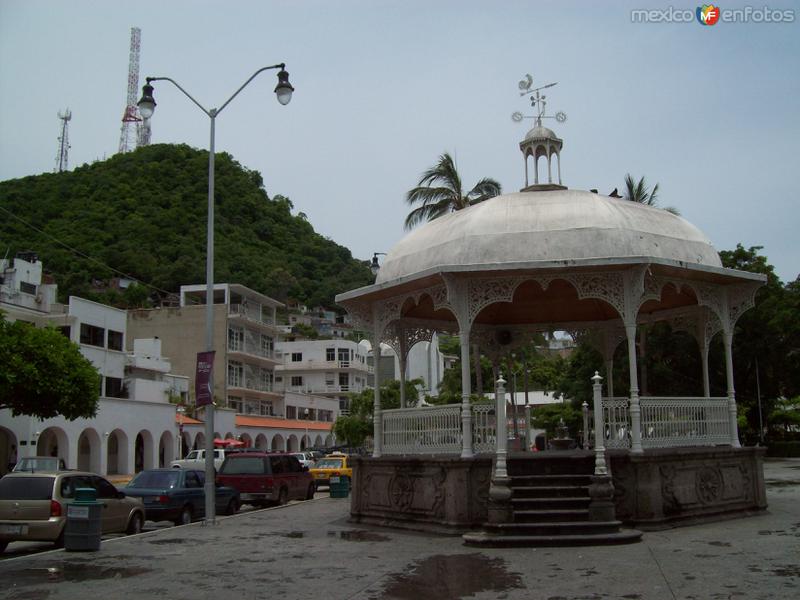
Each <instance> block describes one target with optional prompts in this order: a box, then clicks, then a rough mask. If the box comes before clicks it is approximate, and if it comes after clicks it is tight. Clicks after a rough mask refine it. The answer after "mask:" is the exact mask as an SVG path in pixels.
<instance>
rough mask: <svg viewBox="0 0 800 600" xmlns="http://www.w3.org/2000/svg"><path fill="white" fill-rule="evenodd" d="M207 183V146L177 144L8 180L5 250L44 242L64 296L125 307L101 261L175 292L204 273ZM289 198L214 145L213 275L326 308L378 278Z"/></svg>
mask: <svg viewBox="0 0 800 600" xmlns="http://www.w3.org/2000/svg"><path fill="white" fill-rule="evenodd" d="M207 185H208V152H207V151H202V150H195V149H193V148H190V147H188V146H185V145H180V146H174V145H168V144H158V145H153V146H148V147H145V148H140V149H138V150H136V151H135V152H131V153H128V154H118V155H116V156H113V157H112V158H110V159H108V160H106V161H103V162H97V163H94V164H91V165H83V166H81V167H78V168H77V169H75V170H74V171H71V172H64V173H54V174H43V175H36V176H31V177H25V178H22V179H13V180H9V181H4V182H0V208H2V209H5V210H3V211H0V256H2V255H4V254H5V253H6V251H8V252H9V255H10V256H13V255H14V253H15V252H17V251H20V250H32V251H35V252H37V253H38V254H39V257H40V259H41V260H42V262H43V263H44V267H45V269H46V270H47V271H48V272H50V273H52V274H53V276H54V278H55V281H56V283H58V285H59V294H60V296H61V297H62V298H63V297H66V296H67V295H69V294H73V295H80V296H83V297H87V298H94V299H98V300H103V301H111V302H112V303H116V304H118V305H124V304H125V299H123V298H121V297H119V296H118V295H117V294H116V293H114V292H110V293H102V294H99V293H98V292H97V291H93V289H92V288H93V287H94V286H93V282H95V281H97V280H100V281H108V280H109V279H110V278H112V277H117V276H119V274H118V273H114V272H113V271H111V270H110V269H108V268H106V267H105V266H104V265H108V266H111V267H113V268H114V269H117V270H119V271H121V272H123V273H126V274H128V275H131V276H133V277H134V278H136V279H138V280H140V281H142V282H145V283H148V284H152V285H153V286H156V287H157V288H159V289H160V290H163V291H167V292H177V291H178V288H179V286H180V285H184V284H191V283H204V282H205V244H206V205H207V198H208V187H207ZM292 208H293V206H292V203H291V201H290V200H289V199H288V198H285V197H283V196H280V195H276V196H274V197H272V198H270V197H269V196H268V195H267V192H266V191H265V190H264V188H263V180H262V178H261V175H260V174H259V173H258V172H257V171H251V170H248V169H246V168H244V167H242V166H241V165H240V164H239V163H237V162H236V161H235V160H234V159H233V158H232V157H231V156H230V155H228V154H225V153H222V154H219V155H217V160H216V214H215V219H216V221H215V247H216V251H215V280H216V281H218V282H230V283H241V284H244V285H246V286H248V287H250V288H253V289H254V290H257V291H259V292H262V293H265V294H267V295H270V296H272V297H274V298H277V299H279V300H285V299H286V298H287V297H289V298H294V299H297V300H300V301H302V302H305V303H307V304H309V305H312V306H314V305H318V304H321V305H324V306H329V307H331V306H333V296H334V295H335V294H336V293H339V292H341V291H344V290H347V289H351V288H354V287H359V286H362V285H366V284H368V283H371V282H372V280H373V277H372V275H371V273H370V271H369V268H368V266H367V264H366V263H365V262H363V261H358V260H355V259H354V258H353V256H352V254H351V253H350V250H348V249H347V248H345V247H343V246H340V245H338V244H336V243H335V242H333V241H331V240H329V239H327V238H325V237H323V236H321V235H319V234H318V233H316V232H315V231H314V228H313V227H312V225H311V224H310V223H309V222H308V221H307V220H306V219H305V216H304V215H302V213H301V214H300V215H298V216H294V215H292V214H291V209H292ZM6 211H8V212H6ZM22 221H24V223H23V222H22ZM37 230H38V231H37ZM64 245H66V246H70V247H71V248H73V249H77V250H78V251H80V252H81V253H82V254H84V255H86V257H82V256H79V255H76V254H75V253H74V252H72V251H70V250H68V249H67V248H66V247H64ZM92 259H94V260H92ZM163 291H162V292H161V295H162V296H163V295H164V293H163ZM152 292H153V290H152V289H149V290H148V294H151V293H152ZM127 300H130V298H128V299H127Z"/></svg>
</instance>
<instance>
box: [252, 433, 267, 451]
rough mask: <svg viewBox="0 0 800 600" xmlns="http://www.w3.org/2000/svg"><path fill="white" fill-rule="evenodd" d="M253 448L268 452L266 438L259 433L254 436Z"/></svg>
mask: <svg viewBox="0 0 800 600" xmlns="http://www.w3.org/2000/svg"><path fill="white" fill-rule="evenodd" d="M255 446H256V448H258V449H259V450H269V442H268V441H267V436H265V435H264V434H263V433H259V434H258V435H257V436H256V441H255Z"/></svg>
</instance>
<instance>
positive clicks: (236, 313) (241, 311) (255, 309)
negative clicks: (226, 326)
mask: <svg viewBox="0 0 800 600" xmlns="http://www.w3.org/2000/svg"><path fill="white" fill-rule="evenodd" d="M228 319H229V321H231V322H232V323H236V322H241V323H242V324H248V325H254V326H256V327H258V328H259V329H262V330H268V331H270V332H272V333H277V332H278V329H279V327H278V325H277V324H276V323H275V320H274V319H273V318H272V316H270V315H265V314H264V313H263V311H262V309H261V305H259V304H255V303H254V304H253V305H251V304H247V303H242V304H229V305H228Z"/></svg>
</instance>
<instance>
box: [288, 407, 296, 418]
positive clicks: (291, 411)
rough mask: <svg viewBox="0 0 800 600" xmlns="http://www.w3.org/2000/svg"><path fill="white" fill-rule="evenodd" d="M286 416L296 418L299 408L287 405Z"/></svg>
mask: <svg viewBox="0 0 800 600" xmlns="http://www.w3.org/2000/svg"><path fill="white" fill-rule="evenodd" d="M286 418H287V419H295V418H297V408H295V407H294V406H287V407H286Z"/></svg>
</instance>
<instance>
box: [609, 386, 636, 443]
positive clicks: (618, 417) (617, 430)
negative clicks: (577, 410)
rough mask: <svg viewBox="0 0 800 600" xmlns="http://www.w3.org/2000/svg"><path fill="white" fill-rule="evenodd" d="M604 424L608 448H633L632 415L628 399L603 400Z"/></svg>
mask: <svg viewBox="0 0 800 600" xmlns="http://www.w3.org/2000/svg"><path fill="white" fill-rule="evenodd" d="M603 423H604V424H605V430H606V434H605V438H604V443H603V445H604V446H605V447H606V448H630V447H631V415H630V413H629V412H628V398H603Z"/></svg>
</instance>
